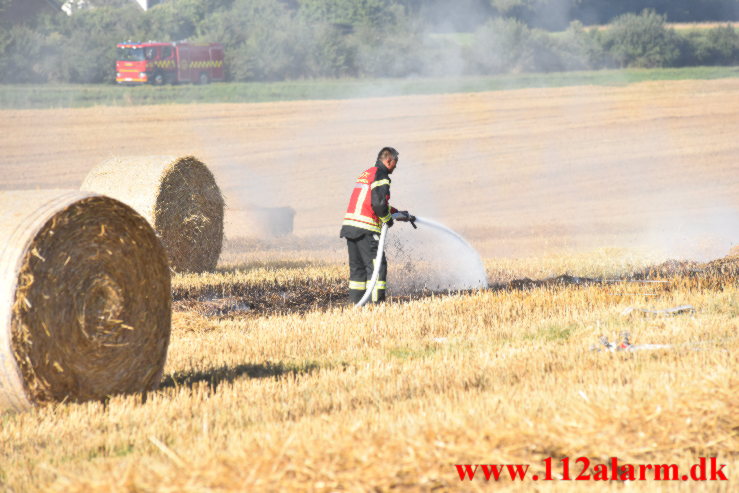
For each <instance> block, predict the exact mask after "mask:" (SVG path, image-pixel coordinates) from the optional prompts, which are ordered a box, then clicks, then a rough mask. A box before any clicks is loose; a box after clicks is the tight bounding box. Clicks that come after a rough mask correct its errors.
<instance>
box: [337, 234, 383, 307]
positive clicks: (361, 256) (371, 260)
mask: <svg viewBox="0 0 739 493" xmlns="http://www.w3.org/2000/svg"><path fill="white" fill-rule="evenodd" d="M379 243H380V235H379V234H373V233H367V234H365V235H362V236H360V237H359V238H356V239H351V238H347V239H346V244H347V246H348V247H349V299H350V300H351V302H352V303H354V304H356V303H358V302H359V300H361V299H362V296H364V292H365V291H366V290H367V287H368V286H369V284H370V281H371V280H372V272H373V271H374V270H375V259H376V258H377V247H378V245H379ZM386 277H387V260H386V259H385V254H384V253H383V254H382V262H381V263H380V275H379V277H378V278H377V283H376V284H375V288H374V289H373V290H372V297H371V298H370V299H371V300H372V301H373V302H374V303H379V302H382V301H385V279H386Z"/></svg>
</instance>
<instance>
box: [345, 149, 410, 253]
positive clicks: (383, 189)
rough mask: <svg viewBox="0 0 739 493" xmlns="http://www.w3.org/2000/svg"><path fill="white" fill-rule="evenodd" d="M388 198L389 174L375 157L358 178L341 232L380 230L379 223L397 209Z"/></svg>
mask: <svg viewBox="0 0 739 493" xmlns="http://www.w3.org/2000/svg"><path fill="white" fill-rule="evenodd" d="M389 202H390V176H389V175H388V172H387V168H386V167H385V165H384V164H382V163H381V162H380V161H378V162H377V163H376V164H375V165H374V166H373V167H371V168H369V169H367V170H365V171H364V172H362V174H361V175H359V178H357V182H356V183H355V184H354V189H353V190H352V194H351V197H350V198H349V206H348V207H347V208H346V213H345V214H344V222H343V224H342V227H341V234H340V236H341V237H344V238H356V237H358V236H361V235H363V234H366V233H367V232H372V233H379V232H380V230H381V228H382V224H383V223H386V222H388V221H389V220H390V219H392V213H393V212H396V209H395V208H393V207H390V204H389Z"/></svg>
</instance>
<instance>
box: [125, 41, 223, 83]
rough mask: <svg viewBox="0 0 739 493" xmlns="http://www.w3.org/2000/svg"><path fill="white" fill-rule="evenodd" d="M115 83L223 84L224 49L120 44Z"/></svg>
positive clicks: (212, 45)
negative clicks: (220, 82)
mask: <svg viewBox="0 0 739 493" xmlns="http://www.w3.org/2000/svg"><path fill="white" fill-rule="evenodd" d="M117 46H118V50H117V52H118V55H117V60H116V79H115V80H116V82H118V83H119V84H145V83H147V82H148V83H150V84H155V85H161V84H164V83H169V84H179V83H184V82H191V83H197V84H207V83H209V82H212V81H223V80H224V78H225V76H224V70H223V45H221V44H220V43H208V44H195V43H188V42H185V41H177V42H174V43H155V42H148V43H132V42H127V43H118V45H117Z"/></svg>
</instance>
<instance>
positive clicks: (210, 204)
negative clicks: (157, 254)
mask: <svg viewBox="0 0 739 493" xmlns="http://www.w3.org/2000/svg"><path fill="white" fill-rule="evenodd" d="M82 190H89V191H92V192H96V193H99V194H103V195H107V196H109V197H113V198H116V199H118V200H120V201H121V202H124V203H125V204H128V205H130V206H131V207H133V208H134V209H136V210H137V211H138V212H139V214H141V215H142V216H144V217H145V218H146V219H147V220H148V221H149V223H150V224H151V225H152V226H154V229H155V230H156V232H157V234H158V235H159V237H160V238H161V240H162V243H163V244H164V248H165V249H166V251H167V255H168V256H169V263H170V266H171V267H172V268H173V269H174V270H175V271H179V272H205V271H209V270H213V269H215V267H216V264H217V263H218V257H219V255H220V253H221V247H222V244H223V208H224V202H223V197H222V195H221V191H220V190H219V188H218V185H217V184H216V181H215V179H214V178H213V174H212V173H211V172H210V171H209V170H208V168H207V166H206V165H205V164H203V163H202V162H201V161H199V160H198V159H196V158H194V157H192V156H186V157H181V158H174V157H170V156H145V157H124V158H113V159H109V160H108V161H105V162H103V163H101V164H100V165H98V166H97V167H96V168H94V169H93V170H92V171H90V173H88V175H87V177H86V178H85V180H84V182H83V183H82Z"/></svg>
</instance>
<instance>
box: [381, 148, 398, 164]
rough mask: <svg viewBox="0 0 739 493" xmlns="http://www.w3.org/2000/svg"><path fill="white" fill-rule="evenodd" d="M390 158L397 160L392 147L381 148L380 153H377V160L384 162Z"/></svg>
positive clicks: (396, 154) (396, 152)
mask: <svg viewBox="0 0 739 493" xmlns="http://www.w3.org/2000/svg"><path fill="white" fill-rule="evenodd" d="M389 157H392V158H393V160H397V159H398V151H397V150H395V148H394V147H383V148H382V149H380V152H378V153H377V160H378V161H384V160H385V159H386V158H389Z"/></svg>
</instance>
